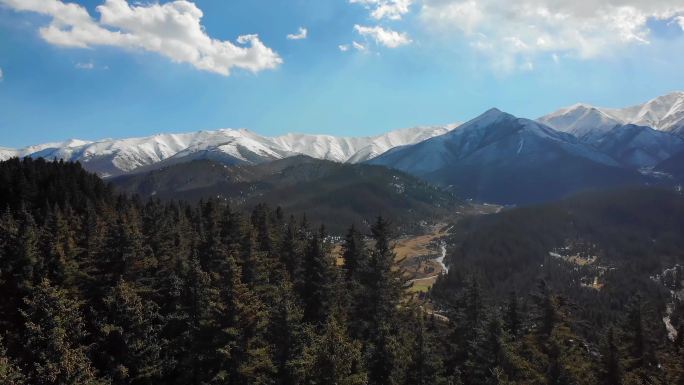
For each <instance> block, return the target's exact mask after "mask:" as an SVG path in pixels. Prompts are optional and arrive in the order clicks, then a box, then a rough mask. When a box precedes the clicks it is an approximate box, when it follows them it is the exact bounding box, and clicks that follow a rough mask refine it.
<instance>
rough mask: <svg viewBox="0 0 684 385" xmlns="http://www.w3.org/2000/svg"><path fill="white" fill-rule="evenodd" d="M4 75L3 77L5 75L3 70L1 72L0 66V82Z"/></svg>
mask: <svg viewBox="0 0 684 385" xmlns="http://www.w3.org/2000/svg"><path fill="white" fill-rule="evenodd" d="M4 77H5V75H4V74H3V72H2V68H0V82H1V81H2V79H3V78H4Z"/></svg>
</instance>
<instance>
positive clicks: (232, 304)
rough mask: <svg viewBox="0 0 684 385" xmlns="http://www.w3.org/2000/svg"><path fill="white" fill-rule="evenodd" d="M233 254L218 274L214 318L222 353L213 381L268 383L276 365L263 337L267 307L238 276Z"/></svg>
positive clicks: (262, 384)
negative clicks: (218, 299)
mask: <svg viewBox="0 0 684 385" xmlns="http://www.w3.org/2000/svg"><path fill="white" fill-rule="evenodd" d="M241 277H242V273H241V271H240V267H239V265H238V264H237V261H235V259H234V258H232V257H230V256H228V257H227V259H226V268H225V270H224V272H223V275H222V277H221V281H222V283H223V284H222V287H221V297H222V303H223V306H222V307H221V309H222V314H220V315H219V317H218V318H217V322H219V324H220V328H221V333H220V334H219V335H218V336H217V339H218V341H219V342H220V344H221V345H220V346H219V348H218V352H219V353H220V354H221V356H222V357H223V360H224V361H223V363H222V364H220V365H219V367H220V368H221V370H220V371H219V373H218V374H217V376H216V377H215V379H214V381H217V382H219V383H237V384H250V385H251V384H254V385H267V384H271V383H273V374H274V373H275V371H276V367H275V366H274V364H273V362H272V359H271V357H272V351H271V347H270V346H269V344H268V342H267V341H266V338H267V335H268V329H267V327H268V318H267V311H266V309H265V307H264V305H263V303H262V302H261V301H260V299H259V297H258V296H257V295H256V294H255V293H253V292H251V291H250V288H249V287H248V286H247V285H246V284H244V283H243V282H242V280H241Z"/></svg>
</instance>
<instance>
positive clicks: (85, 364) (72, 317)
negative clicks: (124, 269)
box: [21, 279, 105, 385]
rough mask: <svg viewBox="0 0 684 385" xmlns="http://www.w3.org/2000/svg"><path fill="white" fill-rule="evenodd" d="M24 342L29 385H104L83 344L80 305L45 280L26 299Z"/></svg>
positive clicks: (82, 323) (83, 328)
mask: <svg viewBox="0 0 684 385" xmlns="http://www.w3.org/2000/svg"><path fill="white" fill-rule="evenodd" d="M24 302H25V306H24V308H23V309H22V310H21V314H22V315H23V316H24V319H25V323H24V337H23V339H24V341H25V344H26V345H25V349H26V353H27V355H28V358H27V359H26V361H27V362H29V363H31V365H29V368H28V378H29V382H30V383H31V384H36V385H47V384H84V385H86V384H87V385H95V384H103V383H105V381H102V380H100V379H98V376H97V372H96V370H95V368H94V367H93V365H92V363H91V361H90V359H89V358H88V354H87V353H88V351H87V348H86V346H85V345H83V341H84V338H85V336H86V332H85V324H84V320H83V317H82V316H81V311H80V309H79V303H78V302H76V301H74V300H71V299H69V298H68V295H67V293H66V292H65V291H64V290H62V289H59V288H56V287H54V286H52V285H51V284H50V282H49V281H48V280H47V279H45V280H43V281H42V282H41V283H39V284H38V285H36V286H35V287H34V288H32V289H31V292H30V294H29V295H28V297H27V298H26V299H25V301H24Z"/></svg>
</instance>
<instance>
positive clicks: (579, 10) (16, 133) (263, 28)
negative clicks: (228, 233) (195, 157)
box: [0, 0, 684, 147]
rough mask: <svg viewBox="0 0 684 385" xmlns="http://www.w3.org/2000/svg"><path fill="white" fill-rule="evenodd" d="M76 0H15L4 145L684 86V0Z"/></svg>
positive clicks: (0, 99)
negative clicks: (171, 18)
mask: <svg viewBox="0 0 684 385" xmlns="http://www.w3.org/2000/svg"><path fill="white" fill-rule="evenodd" d="M105 2H106V3H107V7H108V9H109V11H110V16H109V17H110V18H109V19H107V20H106V22H105V19H104V17H103V15H101V11H102V9H101V8H100V9H98V8H96V7H97V6H100V5H102V4H104V3H105ZM66 3H68V2H67V1H64V2H63V1H60V0H0V70H1V71H2V72H0V73H1V74H2V75H1V78H0V79H1V80H0V146H5V147H20V146H25V145H29V144H35V143H40V142H48V141H56V140H62V139H66V138H81V139H90V140H94V139H100V138H107V137H129V136H144V135H150V134H154V133H159V132H185V131H194V130H201V129H206V130H209V129H217V128H241V127H244V128H248V129H251V130H253V131H255V132H257V133H260V134H264V135H278V134H282V133H286V132H306V133H327V134H334V135H370V134H377V133H381V132H384V131H388V130H391V129H396V128H403V127H411V126H416V125H429V124H445V123H450V122H456V121H466V120H468V119H470V118H473V117H475V116H477V115H478V114H480V113H481V112H483V111H485V110H486V109H488V108H490V107H498V108H500V109H502V110H505V111H507V112H510V113H513V114H516V115H519V116H524V117H530V118H535V117H538V116H540V115H543V114H545V113H548V112H551V111H553V110H555V109H557V108H559V107H562V106H566V105H570V104H574V103H576V102H586V103H592V104H596V105H600V106H607V107H619V106H626V105H631V104H636V103H640V102H643V101H646V100H648V99H650V98H653V97H656V96H658V95H661V94H664V93H667V92H670V91H675V90H683V89H684V71H682V68H684V4H679V3H680V0H677V1H674V0H672V1H670V0H653V1H649V2H644V1H640V0H613V1H608V2H607V3H606V4H609V5H607V6H605V7H603V8H600V7H599V8H597V9H595V8H596V7H593V8H591V9H589V8H588V7H586V5H587V4H588V5H591V2H588V0H586V1H570V0H567V1H564V0H554V1H553V2H548V4H547V2H546V1H544V0H521V1H520V2H516V4H518V5H516V7H518V8H516V9H512V10H511V9H507V11H508V13H504V12H503V11H502V10H501V8H502V7H506V6H507V4H508V3H507V2H505V1H503V0H351V1H350V0H312V1H308V0H231V1H218V0H196V1H193V2H185V1H179V2H176V3H171V2H167V1H160V2H158V3H145V2H143V3H134V2H132V1H131V2H130V4H129V3H127V2H126V0H88V1H78V2H75V4H72V5H71V6H70V7H71V8H70V7H68V6H67V5H66ZM180 3H183V4H180ZM582 4H584V5H585V6H584V7H583V6H582ZM171 5H173V6H174V7H176V6H177V7H176V8H174V9H173V10H172V9H171V8H169V6H171ZM181 5H182V6H181ZM123 6H125V7H123ZM402 6H403V7H405V8H404V9H402ZM122 7H123V8H122ZM189 7H190V8H189ZM192 7H194V8H192ZM148 8H149V9H148ZM74 9H75V10H76V11H77V12H80V13H78V15H80V16H79V17H74V16H72V15H71V13H68V11H69V10H71V11H73V10H74ZM193 9H197V10H201V12H202V17H201V18H199V17H198V16H197V15H195V16H194V19H193V18H192V17H190V18H189V19H188V18H186V19H184V20H186V21H188V20H189V24H183V25H184V26H188V25H190V27H192V23H193V22H194V21H196V22H197V23H198V25H201V26H202V29H201V30H200V29H199V28H198V29H196V30H195V29H192V28H190V27H188V28H187V29H183V28H179V27H178V26H177V25H175V24H173V23H171V24H173V25H171V24H168V23H166V24H165V22H163V21H162V22H159V23H158V24H149V25H148V24H145V23H144V22H143V21H144V20H148V19H145V17H149V16H150V15H153V16H155V17H156V16H159V15H161V16H164V15H168V14H171V13H170V12H171V11H173V14H174V15H176V16H178V15H181V16H183V17H185V16H187V15H186V14H185V13H184V12H186V11H188V12H194V11H193ZM124 11H125V12H128V13H126V15H125V16H126V17H128V18H124V17H122V16H121V15H120V14H117V13H116V12H121V13H123V12H124ZM148 11H154V12H156V13H154V12H148ZM383 12H384V13H383ZM83 15H86V17H85V18H84V17H83ZM101 17H103V18H101ZM138 17H140V18H138ZM131 20H132V22H131ZM155 20H157V19H155ZM157 21H159V20H157ZM355 26H356V27H355ZM530 26H532V27H530ZM49 27H54V30H52V31H48V32H41V28H43V29H44V30H45V29H48V28H49ZM300 27H301V28H305V29H306V30H307V33H306V37H305V38H304V37H303V36H302V37H303V38H301V39H297V40H292V39H288V38H287V35H288V34H298V33H299V28H300ZM77 28H90V29H84V31H87V32H88V35H78V34H77V33H76V32H74V31H76V29H77ZM44 30H43V31H44ZM61 31H66V32H65V33H61ZM198 31H199V32H198ZM100 33H101V34H103V35H102V37H98V36H99V35H98V34H100ZM112 33H116V34H118V35H116V36H114V35H111V36H110V34H112ZM121 34H123V35H125V37H126V39H124V40H125V41H124V40H117V39H119V38H120V37H121V36H120V35H121ZM248 34H258V38H254V39H258V40H256V41H257V43H258V44H261V46H260V47H258V48H248V49H246V50H245V51H244V55H243V56H238V57H237V58H235V59H233V58H231V57H228V58H226V56H221V57H219V55H218V54H215V53H213V51H212V49H213V48H206V50H205V51H202V48H198V49H199V50H200V51H199V52H200V55H202V57H205V56H206V57H207V58H208V59H210V60H212V62H211V63H212V64H210V65H208V64H206V63H208V62H206V61H200V60H199V59H197V60H196V59H187V60H186V59H184V58H185V57H186V56H187V55H190V56H192V55H193V54H195V52H194V51H192V50H194V49H195V47H200V46H201V44H205V43H206V44H209V43H207V42H209V41H212V42H214V43H216V44H219V43H220V44H223V43H225V42H229V44H230V45H228V50H230V49H232V47H239V48H238V49H242V48H244V47H254V45H255V44H256V43H254V39H252V38H249V39H247V40H246V41H244V42H243V43H244V44H241V43H237V42H236V39H237V38H238V36H241V35H248ZM96 35H98V36H96ZM84 36H85V37H84ZM112 36H114V37H112ZM60 39H61V40H60ZM65 39H67V40H65ZM69 39H70V40H69ZM174 39H176V40H178V39H180V40H183V41H184V42H186V43H187V42H188V41H189V42H190V44H189V45H187V46H186V45H182V44H181V45H177V44H175V40H174ZM192 39H197V44H195V41H194V40H192ZM250 39H251V40H250ZM133 41H134V42H135V43H132V42H133ZM160 42H161V43H160ZM158 43H160V44H161V46H162V47H163V48H155V47H157V46H156V44H158ZM172 43H173V44H172ZM214 43H211V44H214ZM226 45H227V44H226ZM355 45H356V47H355ZM340 46H342V47H340ZM188 47H190V48H188ZM207 47H209V46H208V45H207ZM188 49H190V52H189V53H188ZM343 49H345V50H344V51H343ZM207 52H210V53H207ZM241 52H242V51H241ZM179 58H181V59H179ZM221 60H223V61H222V62H221ZM214 61H215V62H221V63H223V64H216V63H214Z"/></svg>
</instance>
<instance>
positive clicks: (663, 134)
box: [0, 92, 684, 204]
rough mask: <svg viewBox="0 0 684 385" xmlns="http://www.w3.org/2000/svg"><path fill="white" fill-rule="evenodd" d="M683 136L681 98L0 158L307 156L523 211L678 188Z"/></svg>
mask: <svg viewBox="0 0 684 385" xmlns="http://www.w3.org/2000/svg"><path fill="white" fill-rule="evenodd" d="M683 135H684V93H683V92H675V93H671V94H668V95H664V96H661V97H658V98H655V99H653V100H650V101H648V102H646V103H644V104H642V105H637V106H633V107H628V108H624V109H607V108H599V107H592V106H588V105H585V104H577V105H574V106H572V107H568V108H563V109H561V110H559V111H556V112H554V113H551V114H549V115H546V116H543V117H541V118H539V119H537V120H536V121H534V120H530V119H524V118H519V117H516V116H513V115H510V114H508V113H505V112H502V111H500V110H498V109H491V110H489V111H487V112H485V113H484V114H482V115H481V116H479V117H477V118H475V119H473V120H471V121H469V122H467V123H464V124H462V125H460V126H458V125H455V124H454V125H446V126H433V127H415V128H410V129H404V130H397V131H392V132H389V133H386V134H383V135H378V136H373V137H335V136H330V135H304V134H287V135H283V136H279V137H264V136H260V135H257V134H255V133H253V132H251V131H248V130H245V129H239V130H231V129H223V130H217V131H199V132H194V133H187V134H160V135H154V136H150V137H144V138H129V139H119V140H102V141H97V142H85V141H80V140H70V141H67V142H63V143H48V144H43V145H36V146H31V147H27V148H24V149H19V150H15V149H0V159H6V158H9V157H13V156H20V157H23V156H30V157H44V158H47V159H53V158H58V159H65V160H72V161H80V162H81V163H82V164H83V166H84V167H85V168H86V169H88V170H90V171H94V172H97V173H98V174H100V175H101V176H105V177H116V176H121V175H127V174H132V173H135V174H141V175H145V174H146V173H149V172H152V171H155V170H160V169H161V170H168V171H166V173H167V174H169V175H174V174H176V173H181V174H182V173H186V172H188V169H187V167H185V168H183V167H178V168H176V166H179V165H182V164H185V163H188V162H191V161H195V160H208V161H212V162H216V163H218V164H223V165H230V166H245V165H259V164H265V163H269V162H272V161H275V160H280V159H285V158H290V157H294V156H297V155H305V156H307V157H311V158H314V159H320V160H327V161H333V162H338V163H352V164H357V163H369V164H372V165H380V166H385V167H388V168H393V169H398V170H401V171H404V172H406V173H408V174H411V175H413V176H415V177H418V178H421V179H423V180H426V181H428V182H430V183H433V184H434V185H436V186H439V187H441V188H445V189H448V190H450V192H454V193H456V194H458V195H459V196H461V197H463V198H471V199H476V200H480V201H487V202H495V203H504V204H526V203H534V202H539V201H547V200H553V199H557V198H561V197H564V196H566V195H568V194H571V193H573V192H576V191H581V190H586V189H604V188H611V187H622V186H629V185H652V184H665V185H677V184H681V183H683V182H684V181H683V180H682V179H683V177H682V176H681V172H679V171H678V170H679V169H678V168H677V167H676V166H677V162H676V159H681V158H682V156H683V155H682V153H684V136H683ZM301 159H303V158H300V161H301ZM295 163H296V162H295ZM194 167H197V166H196V165H195V166H194ZM305 169H310V168H305ZM269 178H270V177H269ZM252 181H253V182H254V180H252ZM138 185H140V184H138ZM176 187H177V186H176ZM212 189H215V184H212ZM139 192H141V193H143V195H145V194H149V193H150V192H149V191H139Z"/></svg>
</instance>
